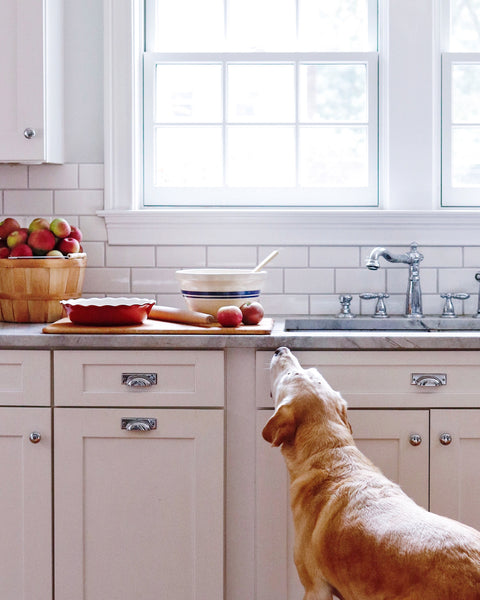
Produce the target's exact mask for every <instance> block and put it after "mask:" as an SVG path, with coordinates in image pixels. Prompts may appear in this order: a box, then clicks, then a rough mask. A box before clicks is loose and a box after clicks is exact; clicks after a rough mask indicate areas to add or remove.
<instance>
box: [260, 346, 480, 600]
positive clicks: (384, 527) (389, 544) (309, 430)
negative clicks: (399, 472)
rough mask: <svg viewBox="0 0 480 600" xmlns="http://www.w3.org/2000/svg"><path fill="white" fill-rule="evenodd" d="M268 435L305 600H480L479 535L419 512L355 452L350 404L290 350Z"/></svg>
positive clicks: (276, 362) (278, 359) (274, 367)
mask: <svg viewBox="0 0 480 600" xmlns="http://www.w3.org/2000/svg"><path fill="white" fill-rule="evenodd" d="M270 371H271V383H272V395H273V398H274V400H275V407H276V410H275V414H274V415H273V416H272V417H271V418H270V420H269V421H268V422H267V424H266V425H265V427H264V429H263V437H264V438H265V439H266V440H267V441H268V442H270V443H271V444H272V445H273V446H280V445H281V446H282V454H283V456H284V458H285V461H286V464H287V467H288V471H289V474H290V501H291V508H292V514H293V522H294V526H295V551H294V555H295V564H296V566H297V570H298V574H299V576H300V580H301V582H302V584H303V586H304V588H305V596H304V600H331V599H332V598H333V594H335V595H336V596H338V597H339V598H341V599H342V600H480V532H478V531H476V530H475V529H472V528H471V527H467V526H466V525H462V524H461V523H458V522H457V521H453V520H451V519H448V518H445V517H441V516H438V515H435V514H433V513H430V512H428V511H426V510H425V509H423V508H421V507H420V506H418V505H417V504H415V502H413V500H411V499H410V498H409V497H408V496H406V495H405V494H404V492H402V490H401V489H400V487H399V486H398V485H396V484H395V483H392V482H391V481H390V480H388V479H387V478H386V477H384V476H383V475H382V473H381V472H380V471H379V470H378V469H377V468H376V467H375V466H374V465H373V464H372V463H371V462H370V461H369V460H368V459H367V458H366V457H365V456H364V455H363V454H362V453H361V452H360V451H359V450H358V448H357V447H356V446H355V442H354V441H353V437H352V433H351V427H350V425H349V422H348V419H347V405H346V402H345V401H344V400H343V399H342V397H341V396H340V394H339V393H338V392H335V391H334V390H332V388H331V387H330V386H329V385H328V383H327V382H326V381H325V380H324V379H323V377H322V376H321V375H320V373H319V372H318V371H317V370H316V369H303V368H302V367H301V366H300V364H299V362H298V360H297V359H296V358H295V356H293V354H292V353H291V352H290V350H288V348H279V349H278V350H276V351H275V354H274V356H273V358H272V362H271V366H270Z"/></svg>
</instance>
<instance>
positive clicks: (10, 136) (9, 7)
mask: <svg viewBox="0 0 480 600" xmlns="http://www.w3.org/2000/svg"><path fill="white" fill-rule="evenodd" d="M62 5H63V3H62V1H61V0H2V2H1V3H0V56H1V57H2V59H1V61H0V81H1V82H2V86H1V87H2V93H1V94H0V162H23V163H43V162H50V163H61V162H63V8H62Z"/></svg>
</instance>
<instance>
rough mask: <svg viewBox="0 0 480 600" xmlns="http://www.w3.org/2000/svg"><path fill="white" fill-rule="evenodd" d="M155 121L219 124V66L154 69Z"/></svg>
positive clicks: (169, 66)
mask: <svg viewBox="0 0 480 600" xmlns="http://www.w3.org/2000/svg"><path fill="white" fill-rule="evenodd" d="M155 85H156V90H155V98H156V106H155V120H156V121H157V122H163V123H181V122H196V123H208V122H217V123H219V122H221V121H222V66H221V65H157V67H156V77H155Z"/></svg>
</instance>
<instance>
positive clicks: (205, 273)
mask: <svg viewBox="0 0 480 600" xmlns="http://www.w3.org/2000/svg"><path fill="white" fill-rule="evenodd" d="M175 275H176V278H177V280H178V281H179V284H180V291H181V293H182V296H183V297H184V299H185V302H186V304H187V306H188V308H189V309H190V310H195V311H198V312H203V313H208V314H211V315H214V316H216V314H217V311H218V309H219V308H220V307H221V306H232V305H234V306H241V305H242V304H244V303H245V302H248V301H253V300H258V298H259V296H260V292H261V290H262V285H263V282H264V281H265V277H266V275H267V273H266V271H260V272H259V273H253V272H252V271H250V270H248V269H182V270H180V271H177V272H176V274H175Z"/></svg>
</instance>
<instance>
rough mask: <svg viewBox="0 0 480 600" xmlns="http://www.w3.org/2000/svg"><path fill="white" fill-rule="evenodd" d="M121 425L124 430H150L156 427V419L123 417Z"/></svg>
mask: <svg viewBox="0 0 480 600" xmlns="http://www.w3.org/2000/svg"><path fill="white" fill-rule="evenodd" d="M121 426H122V429H125V430H126V431H152V429H156V428H157V419H151V418H143V417H141V418H139V417H124V418H123V419H122V423H121Z"/></svg>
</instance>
